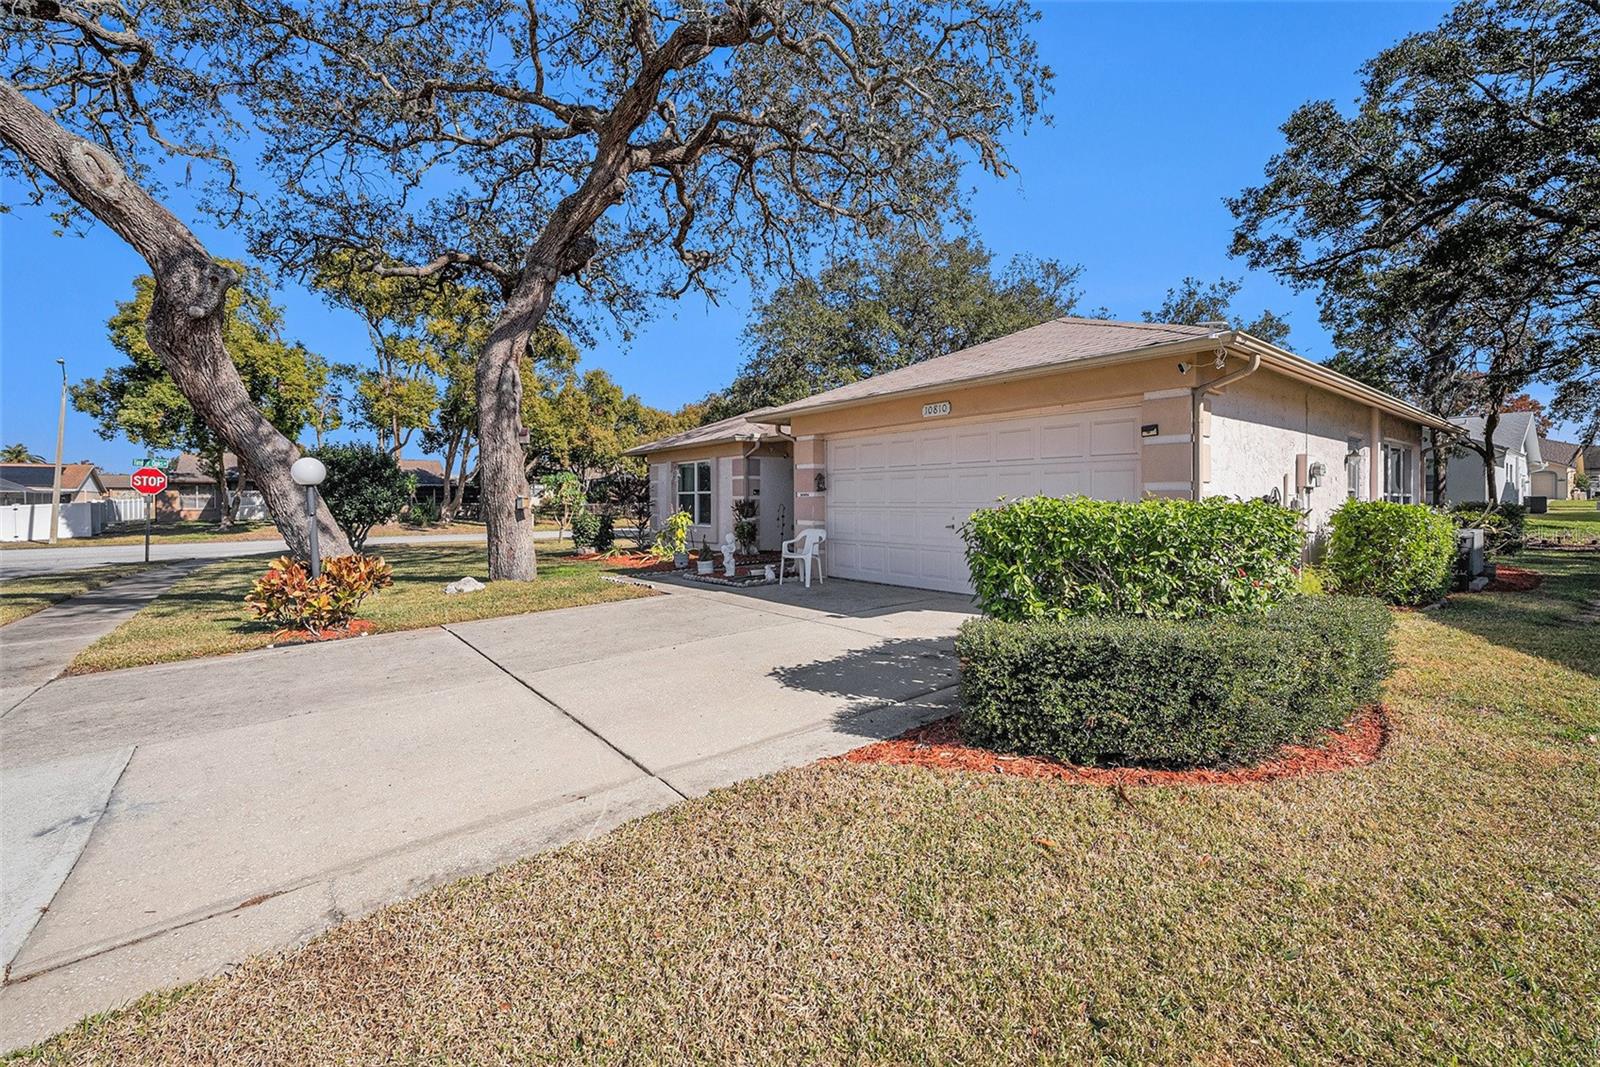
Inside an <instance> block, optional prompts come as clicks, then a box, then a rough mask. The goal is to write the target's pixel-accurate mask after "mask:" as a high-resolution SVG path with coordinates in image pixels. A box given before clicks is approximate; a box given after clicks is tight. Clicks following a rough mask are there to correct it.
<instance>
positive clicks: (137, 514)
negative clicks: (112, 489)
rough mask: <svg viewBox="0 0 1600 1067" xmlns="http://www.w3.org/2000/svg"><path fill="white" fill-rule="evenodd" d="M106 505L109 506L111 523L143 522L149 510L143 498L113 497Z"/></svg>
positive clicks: (146, 501)
mask: <svg viewBox="0 0 1600 1067" xmlns="http://www.w3.org/2000/svg"><path fill="white" fill-rule="evenodd" d="M106 503H107V504H109V505H111V519H110V521H111V522H143V521H144V517H145V514H146V513H147V512H148V511H149V508H150V504H149V499H148V498H147V497H143V496H114V497H112V498H111V499H110V500H107V501H106Z"/></svg>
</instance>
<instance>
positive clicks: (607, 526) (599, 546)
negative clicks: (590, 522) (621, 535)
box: [594, 511, 617, 552]
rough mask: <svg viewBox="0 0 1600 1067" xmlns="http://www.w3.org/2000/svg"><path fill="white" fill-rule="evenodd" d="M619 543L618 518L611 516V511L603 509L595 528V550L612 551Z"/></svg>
mask: <svg viewBox="0 0 1600 1067" xmlns="http://www.w3.org/2000/svg"><path fill="white" fill-rule="evenodd" d="M616 543H617V530H616V520H615V519H613V518H612V517H611V512H609V511H602V512H601V513H600V518H599V521H598V522H597V524H596V525H595V530H594V550H595V551H596V552H610V551H611V549H612V547H613V546H614V545H615V544H616Z"/></svg>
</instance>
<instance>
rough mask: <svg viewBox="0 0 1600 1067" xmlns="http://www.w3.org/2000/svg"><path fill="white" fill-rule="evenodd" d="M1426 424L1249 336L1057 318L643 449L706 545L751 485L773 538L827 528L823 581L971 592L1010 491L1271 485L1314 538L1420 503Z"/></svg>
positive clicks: (1118, 492)
mask: <svg viewBox="0 0 1600 1067" xmlns="http://www.w3.org/2000/svg"><path fill="white" fill-rule="evenodd" d="M1196 427H1198V433H1197V432H1195V431H1196ZM1426 428H1433V429H1438V430H1444V431H1449V430H1450V429H1451V427H1450V425H1449V423H1447V422H1445V421H1443V420H1441V419H1438V418H1436V417H1434V416H1432V415H1430V414H1428V413H1427V412H1425V411H1423V410H1421V409H1419V408H1416V407H1413V406H1412V405H1410V404H1407V403H1405V402H1404V401H1402V400H1399V399H1397V398H1396V397H1393V396H1390V395H1388V394H1387V393H1383V392H1380V391H1378V390H1376V389H1372V388H1370V387H1369V386H1366V385H1363V384H1361V383H1360V382H1357V381H1354V380H1353V379H1350V378H1347V377H1345V376H1344V375H1341V374H1338V373H1336V372H1334V371H1331V370H1329V369H1327V368H1326V367H1323V366H1321V365H1320V364H1316V363H1312V362H1311V361H1309V360H1306V359H1303V358H1301V357H1299V356H1296V355H1294V354H1293V353H1291V352H1288V351H1285V350H1284V349H1281V348H1278V347H1276V346H1274V345H1270V344H1267V343H1266V342H1264V341H1261V340H1259V339H1257V338H1255V337H1251V336H1250V335H1249V334H1246V333H1243V332H1240V331H1237V330H1229V329H1227V328H1225V327H1211V326H1171V325H1161V324H1153V323H1132V322H1108V321H1103V320H1099V319H1078V318H1061V319H1054V320H1051V321H1049V322H1046V323H1043V324H1041V325H1039V326H1035V327H1033V328H1031V329H1027V330H1022V331H1020V332H1018V333H1015V334H1011V335H1009V336H1007V337H1002V338H998V339H997V340H994V341H989V342H987V343H985V344H981V345H977V346H975V347H973V348H969V349H965V350H962V351H960V352H953V353H950V354H949V355H946V356H941V357H939V358H937V359H930V360H927V361H925V362H922V363H918V364H915V365H913V366H910V367H905V368H902V369H900V370H896V371H891V372H889V373H887V374H882V375H878V376H877V377H874V378H869V379H865V380H863V381H859V382H854V383H852V384H850V385H846V386H843V387H841V388H838V389H833V390H829V391H828V392H824V393H819V394H817V395H815V396H811V397H807V398H806V399H804V400H800V401H797V402H795V403H792V404H785V405H783V406H781V407H775V408H767V409H763V410H761V411H756V412H751V413H750V414H748V415H746V416H743V417H741V418H737V419H729V420H726V421H724V422H720V423H713V424H711V425H708V426H702V427H699V428H698V429H696V430H692V431H689V432H688V433H684V434H678V435H676V436H674V437H669V438H665V439H663V440H661V441H656V442H651V443H650V444H647V445H643V446H640V447H639V448H636V449H634V450H633V454H635V455H640V456H643V457H645V458H646V459H647V460H648V462H649V464H650V477H651V486H652V489H653V491H654V497H655V507H656V518H657V521H658V522H659V521H660V520H661V519H663V518H664V517H665V516H666V514H668V513H670V512H672V511H675V510H678V509H679V508H682V509H683V510H686V511H689V512H690V513H691V514H692V515H694V516H695V520H696V526H695V528H694V529H695V533H694V536H695V539H696V540H697V541H698V540H699V538H700V537H701V536H704V537H706V539H707V540H710V541H713V542H715V541H718V540H720V539H721V538H722V536H723V535H724V534H725V533H726V532H727V531H728V530H729V529H731V525H732V515H731V510H730V509H731V505H732V503H733V501H734V500H737V499H740V498H741V497H745V496H756V497H758V498H759V499H760V501H761V515H762V530H763V536H762V547H763V548H770V547H773V545H772V544H769V543H768V542H769V540H772V541H774V542H775V541H776V540H778V539H781V538H782V537H787V536H789V532H788V531H789V528H790V525H791V523H792V525H793V527H795V528H798V529H805V528H807V527H823V528H825V529H826V530H827V532H828V540H827V544H826V548H825V564H824V565H825V568H826V573H827V574H828V575H829V576H834V577H840V578H854V579H860V580H865V581H875V582H885V583H889V584H894V585H907V586H914V587H918V588H927V589H946V590H953V591H965V590H967V589H968V588H969V580H968V575H967V568H966V563H965V559H964V556H963V553H962V542H961V537H960V534H959V532H958V531H959V528H960V525H961V523H962V521H963V520H964V519H965V518H966V517H967V516H968V515H970V514H971V513H972V511H973V510H975V509H976V508H980V507H985V506H990V505H992V504H994V503H995V502H996V501H997V500H999V499H1002V498H1008V497H1019V496H1028V495H1033V494H1037V493H1046V494H1051V495H1057V496H1061V495H1068V494H1074V493H1082V494H1085V495H1088V496H1092V497H1098V498H1103V499H1112V500H1138V499H1141V498H1144V497H1179V498H1194V497H1199V496H1214V495H1224V496H1235V497H1259V496H1269V497H1272V496H1275V497H1276V498H1277V499H1279V500H1284V501H1287V502H1291V503H1296V504H1298V505H1299V506H1300V507H1302V508H1304V509H1305V510H1306V511H1307V525H1308V527H1309V528H1310V530H1311V531H1312V532H1313V533H1316V532H1318V531H1320V530H1322V529H1324V528H1325V526H1326V524H1327V521H1328V517H1329V516H1330V515H1331V514H1332V512H1333V510H1334V509H1335V508H1336V507H1338V506H1339V504H1341V503H1343V502H1344V501H1345V500H1346V499H1348V498H1351V497H1357V498H1359V499H1363V500H1369V499H1374V498H1383V499H1389V500H1396V501H1401V502H1420V501H1421V500H1422V463H1421V453H1422V447H1423V432H1424V430H1425V429H1426ZM791 485H792V488H791ZM780 509H781V514H780V513H779V511H780Z"/></svg>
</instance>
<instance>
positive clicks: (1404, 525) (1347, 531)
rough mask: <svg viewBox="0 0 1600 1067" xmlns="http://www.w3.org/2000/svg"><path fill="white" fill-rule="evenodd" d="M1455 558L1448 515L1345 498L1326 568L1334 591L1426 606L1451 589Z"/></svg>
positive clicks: (1421, 507)
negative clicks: (1346, 499) (1332, 581)
mask: <svg viewBox="0 0 1600 1067" xmlns="http://www.w3.org/2000/svg"><path fill="white" fill-rule="evenodd" d="M1455 559H1456V535H1455V525H1454V524H1453V523H1452V522H1451V521H1450V519H1449V518H1448V517H1447V516H1445V515H1442V514H1440V513H1439V512H1437V511H1434V510H1433V509H1432V508H1429V507H1426V506H1425V505H1422V504H1391V503H1389V502H1388V501H1386V500H1349V501H1346V502H1345V503H1344V504H1343V505H1342V506H1341V507H1340V508H1339V510H1338V511H1335V512H1334V513H1333V535H1332V536H1331V537H1330V538H1329V540H1328V558H1327V559H1326V560H1325V561H1324V566H1326V567H1327V570H1328V573H1329V574H1331V575H1332V576H1333V580H1334V587H1335V589H1337V591H1338V592H1341V593H1347V594H1350V595H1353V596H1374V597H1377V598H1379V599H1380V600H1387V601H1389V602H1390V603H1392V604H1427V603H1431V602H1433V601H1435V600H1438V599H1439V598H1440V597H1441V596H1443V595H1444V594H1445V592H1446V591H1447V590H1448V589H1449V587H1450V581H1451V577H1452V575H1453V574H1454V572H1455Z"/></svg>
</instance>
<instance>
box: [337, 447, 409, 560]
mask: <svg viewBox="0 0 1600 1067" xmlns="http://www.w3.org/2000/svg"><path fill="white" fill-rule="evenodd" d="M310 454H311V455H313V456H316V457H317V458H318V459H320V460H321V461H322V464H323V466H325V467H327V468H328V477H327V478H326V479H325V480H324V481H323V483H322V484H321V485H320V486H318V490H319V491H320V492H321V493H322V499H323V501H325V502H326V503H327V505H328V511H329V512H330V513H332V515H333V521H334V522H337V523H338V524H339V528H340V529H341V530H343V531H344V533H345V536H346V537H348V538H350V547H352V548H354V549H356V550H357V551H360V549H361V546H362V545H364V544H366V543H367V535H368V534H369V533H371V532H372V528H373V527H374V526H379V525H381V524H383V523H386V522H388V521H389V520H390V519H393V518H394V517H395V516H396V515H398V514H400V511H401V509H403V508H404V507H406V505H408V504H410V503H411V494H412V493H413V492H415V491H416V487H417V483H416V479H415V478H414V477H413V476H412V475H410V474H407V473H406V472H405V471H403V470H401V469H400V464H399V463H398V462H396V461H395V458H394V456H392V455H390V454H389V452H388V451H386V450H384V449H382V448H376V447H374V446H372V445H324V446H323V447H322V448H318V449H315V450H313V451H312V452H311V453H310Z"/></svg>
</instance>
